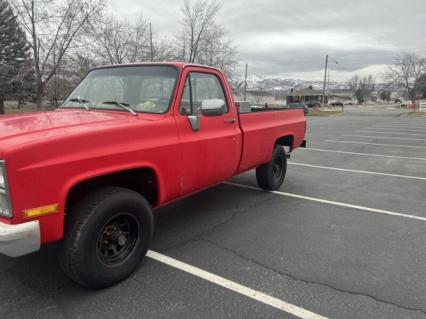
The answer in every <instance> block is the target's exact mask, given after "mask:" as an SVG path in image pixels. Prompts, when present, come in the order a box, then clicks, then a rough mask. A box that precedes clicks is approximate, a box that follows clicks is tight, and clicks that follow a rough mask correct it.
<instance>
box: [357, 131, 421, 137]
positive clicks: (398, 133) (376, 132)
mask: <svg viewBox="0 0 426 319" xmlns="http://www.w3.org/2000/svg"><path fill="white" fill-rule="evenodd" d="M357 132H360V133H375V134H394V135H395V134H397V135H418V136H419V135H420V136H426V134H420V133H400V132H378V131H357Z"/></svg>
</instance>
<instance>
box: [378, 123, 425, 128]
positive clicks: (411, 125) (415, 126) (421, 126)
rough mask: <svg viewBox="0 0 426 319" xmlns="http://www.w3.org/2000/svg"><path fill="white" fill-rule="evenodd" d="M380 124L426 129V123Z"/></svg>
mask: <svg viewBox="0 0 426 319" xmlns="http://www.w3.org/2000/svg"><path fill="white" fill-rule="evenodd" d="M380 125H387V126H392V128H394V127H396V128H398V127H399V128H406V127H409V128H424V129H426V125H418V124H402V125H401V124H392V123H386V124H384V123H383V124H380Z"/></svg>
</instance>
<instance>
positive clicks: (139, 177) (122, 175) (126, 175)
mask: <svg viewBox="0 0 426 319" xmlns="http://www.w3.org/2000/svg"><path fill="white" fill-rule="evenodd" d="M106 186H120V187H125V188H128V189H131V190H134V191H136V192H138V193H139V194H141V195H142V196H143V197H145V199H146V200H147V201H148V203H149V204H150V205H151V206H155V205H156V204H157V203H158V193H159V192H158V182H157V177H156V174H155V172H154V171H153V170H152V169H149V168H142V169H132V170H127V171H122V172H117V173H112V174H108V175H103V176H99V177H95V178H92V179H89V180H86V181H83V182H81V183H79V184H77V185H75V186H74V187H73V188H72V189H71V190H70V192H69V193H68V196H67V200H66V208H70V207H72V206H73V205H75V204H76V203H77V202H78V201H79V200H80V199H81V198H83V197H84V196H86V195H87V194H88V193H90V192H92V191H94V190H96V189H98V188H100V187H106Z"/></svg>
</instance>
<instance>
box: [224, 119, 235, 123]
mask: <svg viewBox="0 0 426 319" xmlns="http://www.w3.org/2000/svg"><path fill="white" fill-rule="evenodd" d="M223 121H224V122H225V123H226V124H233V123H235V122H236V121H237V120H236V119H234V118H230V119H224V120H223Z"/></svg>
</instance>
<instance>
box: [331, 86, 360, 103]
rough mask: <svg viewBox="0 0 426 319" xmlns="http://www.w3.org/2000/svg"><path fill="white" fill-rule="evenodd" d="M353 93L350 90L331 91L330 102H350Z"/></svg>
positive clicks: (352, 98)
mask: <svg viewBox="0 0 426 319" xmlns="http://www.w3.org/2000/svg"><path fill="white" fill-rule="evenodd" d="M354 99H355V97H354V92H353V91H352V90H351V89H332V90H331V92H330V101H342V102H345V101H352V100H354Z"/></svg>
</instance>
